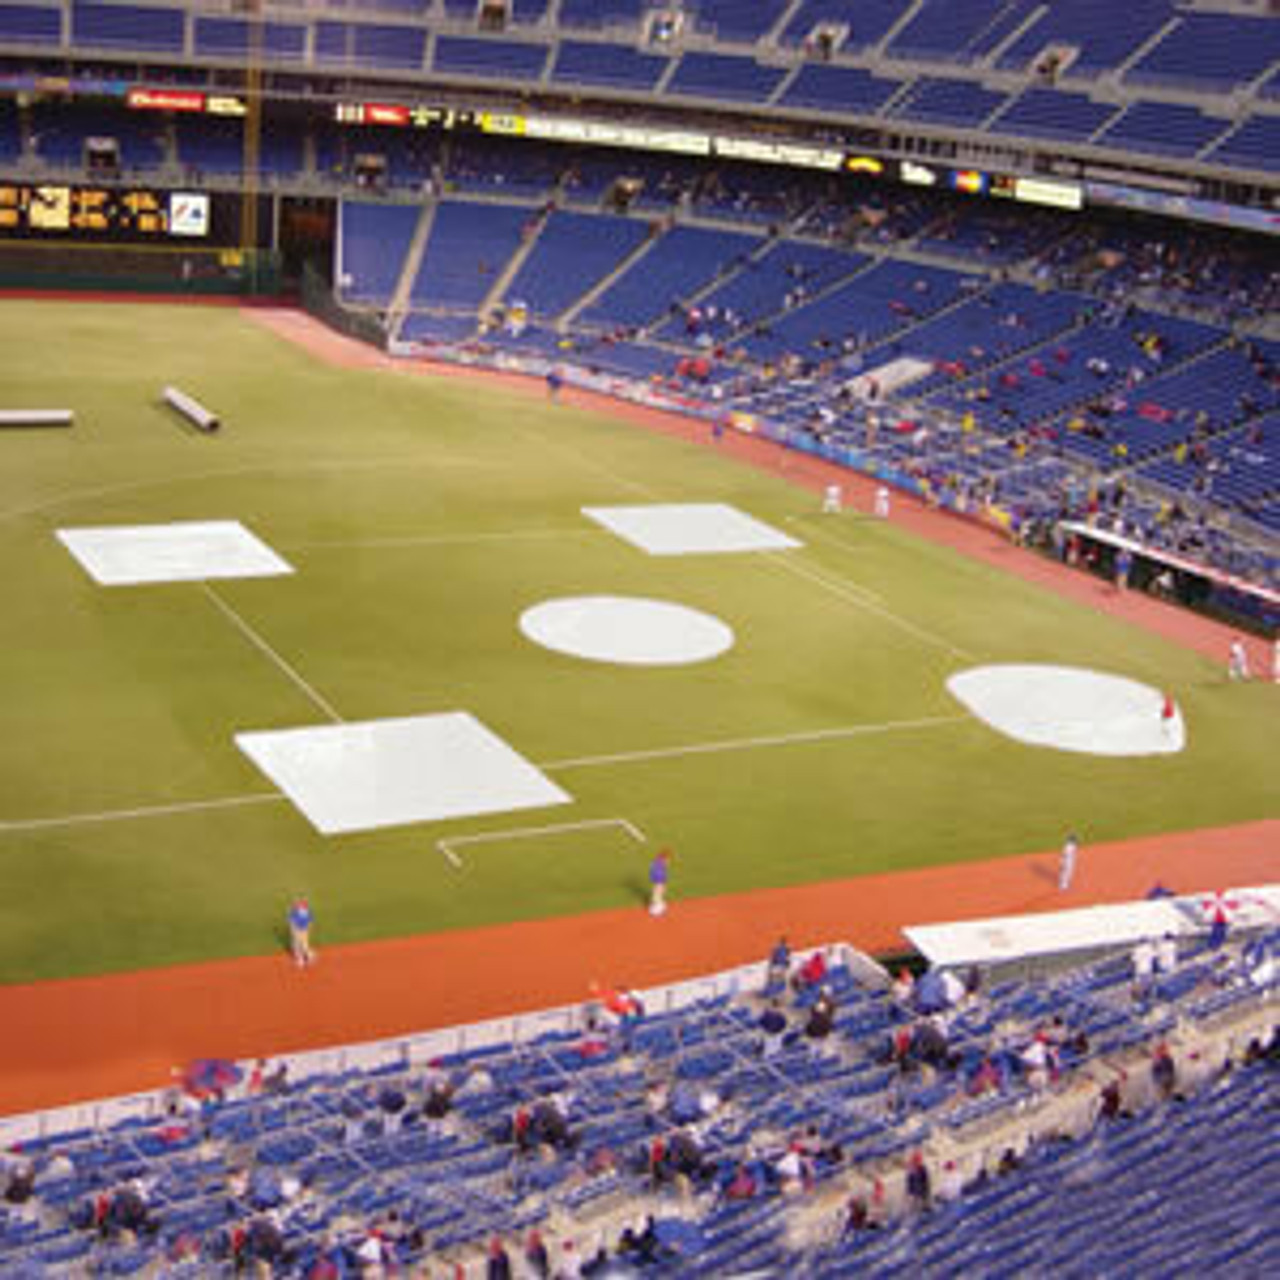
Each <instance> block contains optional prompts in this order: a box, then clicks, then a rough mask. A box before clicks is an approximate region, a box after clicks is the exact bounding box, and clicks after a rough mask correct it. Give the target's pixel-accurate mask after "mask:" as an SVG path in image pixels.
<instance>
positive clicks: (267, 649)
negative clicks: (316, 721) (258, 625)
mask: <svg viewBox="0 0 1280 1280" xmlns="http://www.w3.org/2000/svg"><path fill="white" fill-rule="evenodd" d="M200 586H201V589H202V590H203V591H204V593H205V595H206V596H208V597H209V599H210V600H212V601H213V603H214V604H215V605H217V607H218V609H219V610H221V612H222V614H223V616H224V617H226V618H228V619H229V620H230V621H231V622H232V623H233V624H234V625H235V627H236V629H237V630H238V631H239V632H240V634H241V635H242V636H244V638H245V639H246V640H248V641H249V643H250V644H252V645H253V646H254V648H255V649H257V650H258V651H259V653H263V654H265V655H266V656H267V657H268V658H270V659H271V661H272V662H274V663H275V665H276V666H277V667H279V669H280V670H281V671H283V672H284V674H285V675H286V676H288V677H289V679H290V680H292V681H293V683H294V684H295V685H296V686H297V687H298V688H299V689H301V690H302V692H303V693H304V694H306V696H307V697H308V698H309V699H310V700H311V701H312V702H313V703H314V704H315V705H316V706H317V707H319V708H320V710H321V711H323V712H324V713H325V715H327V716H328V717H329V719H330V720H332V721H334V722H335V723H336V724H342V723H343V719H342V717H341V716H340V715H339V714H338V712H337V711H336V710H335V709H334V707H333V704H332V703H331V702H330V701H329V700H328V699H327V698H325V697H324V696H323V695H322V694H320V693H319V692H317V691H316V689H315V688H313V687H312V686H311V685H310V684H308V683H307V681H306V680H304V679H303V678H302V676H301V675H300V674H299V673H298V671H297V670H296V669H295V668H294V667H292V666H290V665H289V663H287V662H286V661H285V660H284V659H283V658H282V657H281V656H280V655H279V654H278V653H277V652H276V651H275V650H274V649H273V648H272V647H271V646H270V645H269V644H268V643H267V642H266V641H265V640H264V639H263V638H262V637H261V636H260V635H259V634H258V633H257V632H256V631H255V630H254V629H253V628H252V627H251V626H250V625H249V624H248V623H247V622H246V621H245V620H244V619H243V618H242V617H241V616H240V615H239V614H238V613H237V612H236V611H235V610H234V609H233V608H232V607H231V606H230V605H229V604H228V603H227V602H226V601H225V600H224V599H223V598H222V597H221V596H220V595H219V594H218V593H217V592H216V591H215V590H214V589H213V588H212V587H211V586H210V585H209V584H208V583H207V582H202V583H201V584H200Z"/></svg>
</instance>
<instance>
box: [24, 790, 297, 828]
mask: <svg viewBox="0 0 1280 1280" xmlns="http://www.w3.org/2000/svg"><path fill="white" fill-rule="evenodd" d="M285 799H287V797H285V796H282V795H278V794H277V795H266V794H262V795H252V796H229V797H228V798H227V799H225V800H191V801H188V802H186V803H181V804H156V805H148V806H146V807H144V808H140V809H104V810H103V811H102V812H101V813H73V814H69V815H67V816H65V817H61V818H26V819H22V820H19V821H17V822H0V835H4V834H6V833H9V832H17V831H43V830H45V829H46V828H55V827H81V826H88V825H89V824H91V823H98V822H127V821H132V820H133V819H135V818H164V817H169V816H170V815H173V814H182V813H207V812H208V811H209V810H211V809H238V808H241V807H243V806H245V805H251V804H279V803H280V802H281V801H282V800H285Z"/></svg>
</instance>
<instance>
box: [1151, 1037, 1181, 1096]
mask: <svg viewBox="0 0 1280 1280" xmlns="http://www.w3.org/2000/svg"><path fill="white" fill-rule="evenodd" d="M1151 1083H1152V1084H1153V1085H1155V1087H1156V1090H1157V1092H1158V1093H1159V1094H1160V1096H1161V1097H1162V1098H1163V1099H1164V1100H1165V1101H1166V1102H1167V1101H1168V1100H1169V1099H1170V1098H1172V1097H1173V1096H1174V1089H1175V1088H1176V1087H1177V1083H1178V1068H1177V1064H1176V1063H1175V1062H1174V1060H1173V1054H1172V1052H1171V1051H1170V1049H1169V1046H1168V1044H1167V1043H1165V1042H1164V1041H1161V1043H1160V1044H1158V1045H1156V1048H1155V1052H1154V1053H1153V1054H1152V1058H1151Z"/></svg>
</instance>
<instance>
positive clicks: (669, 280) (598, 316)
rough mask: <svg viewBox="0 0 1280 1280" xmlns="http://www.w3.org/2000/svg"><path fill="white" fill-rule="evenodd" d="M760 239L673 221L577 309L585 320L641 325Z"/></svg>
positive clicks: (699, 284)
mask: <svg viewBox="0 0 1280 1280" xmlns="http://www.w3.org/2000/svg"><path fill="white" fill-rule="evenodd" d="M757 244H759V240H758V238H757V237H755V236H749V235H745V234H741V233H739V232H734V231H710V230H707V229H705V228H702V227H674V228H672V229H671V230H670V231H668V232H667V233H666V234H665V235H663V236H662V237H661V239H659V240H658V242H657V243H656V244H655V245H654V246H653V248H652V249H650V250H649V252H648V253H646V254H645V255H644V256H643V257H642V258H640V259H639V261H638V262H637V263H636V264H635V265H634V266H632V267H631V268H630V269H629V270H628V271H626V272H625V273H624V274H623V275H622V277H621V278H620V279H618V280H617V281H615V282H614V284H613V285H612V286H611V287H610V288H609V289H607V290H606V291H605V293H604V295H603V296H602V297H600V298H598V299H597V300H596V301H595V302H594V303H593V304H592V305H591V306H590V307H589V308H588V309H587V310H586V311H585V312H584V313H583V315H582V317H581V319H582V321H583V322H584V323H586V324H588V325H595V326H597V327H602V326H608V325H626V326H632V325H635V326H641V325H646V324H649V323H651V322H652V321H654V320H656V319H657V318H658V317H659V316H660V315H662V313H663V312H664V311H666V310H667V309H668V307H670V306H671V305H672V304H674V303H675V302H677V301H678V300H680V299H683V298H687V297H689V295H690V294H693V293H696V292H697V291H698V290H699V289H700V288H702V287H703V286H704V285H706V284H708V283H709V282H710V281H711V280H712V279H713V278H714V277H715V275H716V274H717V273H718V272H719V271H720V270H721V269H722V268H724V267H726V266H727V265H729V263H731V262H733V261H734V259H736V258H739V257H742V256H743V255H745V254H747V253H750V251H751V250H752V249H753V248H754V247H755V246H756V245H757Z"/></svg>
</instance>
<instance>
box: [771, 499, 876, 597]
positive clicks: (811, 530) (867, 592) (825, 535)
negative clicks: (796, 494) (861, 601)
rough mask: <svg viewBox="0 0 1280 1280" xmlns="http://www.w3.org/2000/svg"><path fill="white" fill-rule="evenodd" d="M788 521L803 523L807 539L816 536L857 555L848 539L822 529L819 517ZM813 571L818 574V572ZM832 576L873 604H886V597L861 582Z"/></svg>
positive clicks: (840, 583)
mask: <svg viewBox="0 0 1280 1280" xmlns="http://www.w3.org/2000/svg"><path fill="white" fill-rule="evenodd" d="M787 519H788V520H789V521H790V522H792V523H795V524H801V523H802V524H803V525H804V531H805V536H806V537H813V536H814V535H815V534H816V535H817V536H818V537H819V538H820V539H821V540H822V541H823V542H829V543H831V545H832V546H834V547H839V548H840V549H841V550H842V551H852V552H855V553H856V552H857V551H858V547H857V546H856V545H855V544H854V543H852V542H850V541H849V540H848V539H847V538H840V537H837V536H836V535H835V534H834V533H832V532H831V531H830V530H829V529H823V528H821V527H820V526H819V525H818V523H817V520H818V519H821V517H817V518H815V519H814V520H804V521H801V520H800V518H799V517H798V516H788V517H787ZM811 569H812V566H811ZM812 571H813V572H815V573H817V570H812ZM819 576H822V575H819ZM831 576H832V577H833V579H834V581H835V582H836V583H838V584H839V585H840V586H842V587H847V588H848V589H849V590H850V591H852V592H854V593H855V594H856V595H860V596H865V597H866V599H868V600H869V601H871V603H872V604H884V596H882V595H881V594H880V593H879V592H878V591H872V590H871V588H870V587H864V586H863V585H862V584H861V583H860V582H856V581H854V579H852V578H849V577H846V576H845V575H844V574H839V575H838V576H837V575H831Z"/></svg>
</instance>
